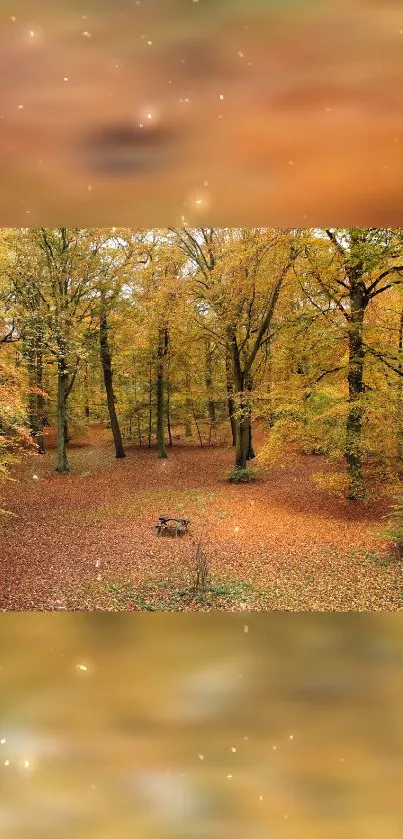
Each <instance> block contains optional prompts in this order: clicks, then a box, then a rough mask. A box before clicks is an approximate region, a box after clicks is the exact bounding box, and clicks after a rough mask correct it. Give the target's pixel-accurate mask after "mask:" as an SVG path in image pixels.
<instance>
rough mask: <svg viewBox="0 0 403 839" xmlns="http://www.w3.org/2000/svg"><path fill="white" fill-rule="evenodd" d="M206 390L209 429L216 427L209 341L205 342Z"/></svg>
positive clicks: (211, 357)
mask: <svg viewBox="0 0 403 839" xmlns="http://www.w3.org/2000/svg"><path fill="white" fill-rule="evenodd" d="M206 390H207V395H208V401H207V410H208V415H209V419H210V424H211V428H215V426H216V408H215V401H214V397H213V356H212V350H211V345H210V341H209V339H207V341H206Z"/></svg>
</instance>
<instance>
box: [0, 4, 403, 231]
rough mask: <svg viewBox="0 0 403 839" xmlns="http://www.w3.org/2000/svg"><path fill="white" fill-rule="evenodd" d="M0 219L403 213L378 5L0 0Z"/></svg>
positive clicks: (141, 222) (394, 98) (373, 220)
mask: <svg viewBox="0 0 403 839" xmlns="http://www.w3.org/2000/svg"><path fill="white" fill-rule="evenodd" d="M0 68H1V75H2V80H3V84H2V93H1V95H0V127H1V132H0V150H1V154H0V171H1V181H2V190H1V196H0V224H2V225H3V226H4V225H9V226H23V225H33V226H34V225H37V224H44V225H55V224H59V223H63V224H67V225H78V226H88V225H100V226H102V225H110V224H114V225H116V224H117V225H134V226H139V227H142V226H154V227H155V226H160V225H171V224H172V225H174V224H175V225H176V224H180V223H181V222H183V221H185V222H186V221H188V222H189V223H191V224H195V223H202V224H205V223H209V224H213V225H221V226H243V225H244V226H248V225H262V226H267V225H268V226H271V225H273V226H276V225H279V226H294V225H295V226H314V225H319V224H321V225H323V224H328V223H329V222H331V223H332V225H336V226H337V225H340V224H342V225H346V224H347V225H350V224H357V223H358V224H360V225H377V226H388V225H398V224H401V218H400V191H401V187H402V181H403V169H402V166H401V154H402V151H401V149H402V142H403V130H402V129H403V110H402V107H401V105H402V98H403V85H402V70H403V15H402V11H401V4H400V2H396V0H395V2H392V0H383V2H377V0H337V2H336V0H329V2H327V3H323V2H318V0H306V1H305V2H302V0H283V2H282V3H280V2H276V0H265V2H263V0H248V2H245V0H244V2H239V0H215V2H212V0H164V2H162V0H130V2H129V0H116V2H114V3H109V2H108V3H106V2H99V0H98V2H95V0H90V2H88V3H86V4H82V3H78V2H73V0H70V1H69V2H66V1H65V2H64V3H62V4H59V3H50V2H45V0H37V2H35V3H34V4H33V3H31V2H30V3H28V2H27V0H13V2H12V3H11V2H5V3H2V8H1V28H0Z"/></svg>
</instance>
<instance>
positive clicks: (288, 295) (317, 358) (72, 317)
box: [0, 227, 403, 610]
mask: <svg viewBox="0 0 403 839" xmlns="http://www.w3.org/2000/svg"><path fill="white" fill-rule="evenodd" d="M402 277H403V232H402V230H400V229H393V230H383V229H376V228H370V229H366V228H360V229H358V228H332V229H328V230H322V229H321V230H280V229H266V228H262V229H260V228H247V229H237V228H233V229H215V228H195V229H189V228H187V227H183V228H178V229H161V230H159V229H158V230H155V229H154V230H133V229H126V228H119V229H118V228H108V229H98V228H90V229H81V228H73V229H70V228H41V229H35V228H32V229H17V230H14V229H8V230H2V231H0V307H1V309H0V471H1V475H2V483H1V486H0V508H1V516H0V528H1V529H0V556H1V586H2V594H1V604H0V605H1V608H3V609H30V608H31V609H94V608H99V609H112V610H120V609H123V610H126V609H127V610H130V609H131V610H156V609H157V610H158V609H164V610H188V609H190V610H192V609H202V610H203V609H213V608H214V609H237V610H242V609H259V610H261V609H269V610H281V609H286V610H328V609H330V610H347V609H369V610H377V609H379V610H388V609H390V610H397V609H400V608H401V605H402V591H403V585H402V576H401V572H402V566H401V560H402V557H403V513H402V503H401V496H402V481H401V477H402V474H403V410H402V408H403V298H402V282H403V280H402ZM161 517H168V518H173V519H175V520H176V522H171V525H170V526H168V525H167V526H166V524H165V523H164V522H163V523H162V525H161ZM188 520H189V527H188V524H187V521H188ZM159 523H160V524H159ZM156 528H157V529H156ZM178 528H179V530H178ZM158 532H160V533H161V536H162V537H163V538H158V537H157V533H158Z"/></svg>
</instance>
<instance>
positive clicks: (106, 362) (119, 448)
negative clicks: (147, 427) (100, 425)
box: [99, 305, 126, 459]
mask: <svg viewBox="0 0 403 839" xmlns="http://www.w3.org/2000/svg"><path fill="white" fill-rule="evenodd" d="M99 325H100V329H99V342H100V351H101V364H102V370H103V374H104V383H105V391H106V399H107V403H108V412H109V419H110V424H111V429H112V434H113V440H114V443H115V452H116V457H117V458H118V459H122V458H124V457H126V452H125V450H124V446H123V440H122V435H121V432H120V427H119V421H118V417H117V413H116V405H115V394H114V392H113V371H112V363H111V353H110V348H109V340H108V321H107V315H106V309H105V307H104V306H103V305H101V313H100V323H99Z"/></svg>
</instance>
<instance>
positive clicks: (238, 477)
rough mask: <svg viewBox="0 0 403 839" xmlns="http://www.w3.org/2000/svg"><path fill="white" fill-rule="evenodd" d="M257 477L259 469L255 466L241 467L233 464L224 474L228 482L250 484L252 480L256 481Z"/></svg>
mask: <svg viewBox="0 0 403 839" xmlns="http://www.w3.org/2000/svg"><path fill="white" fill-rule="evenodd" d="M258 477H259V471H258V469H257V468H256V467H255V468H253V469H250V468H248V467H246V468H245V469H243V468H242V467H241V466H234V468H233V469H231V471H230V472H228V473H227V474H226V480H227V481H228V482H229V483H230V484H250V483H252V482H253V481H257V479H258Z"/></svg>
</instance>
